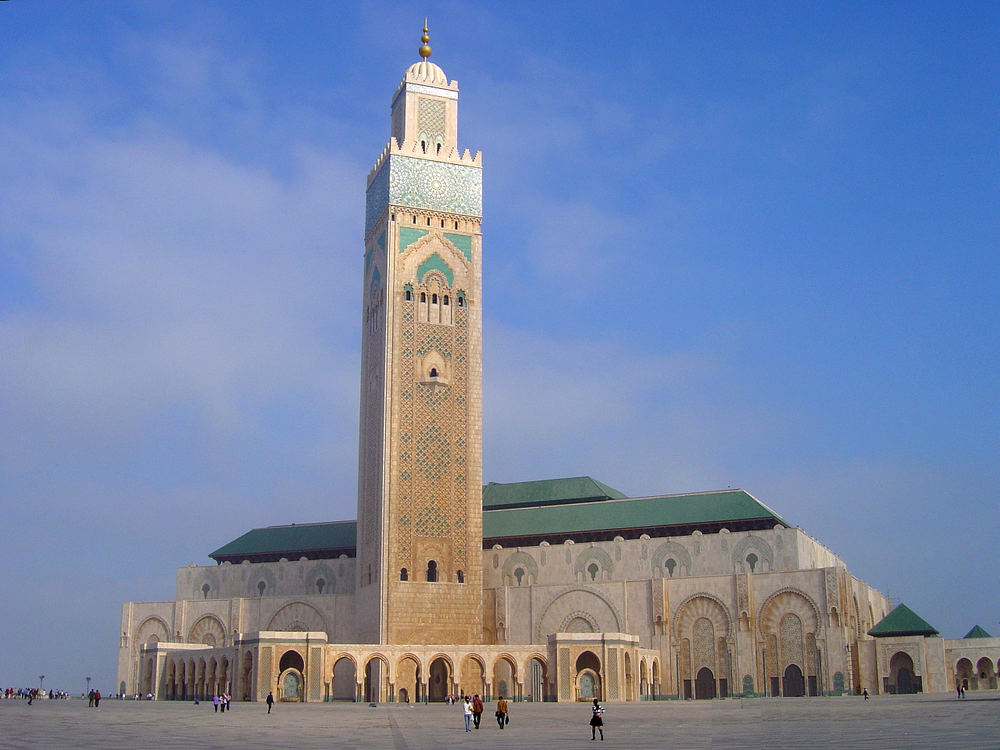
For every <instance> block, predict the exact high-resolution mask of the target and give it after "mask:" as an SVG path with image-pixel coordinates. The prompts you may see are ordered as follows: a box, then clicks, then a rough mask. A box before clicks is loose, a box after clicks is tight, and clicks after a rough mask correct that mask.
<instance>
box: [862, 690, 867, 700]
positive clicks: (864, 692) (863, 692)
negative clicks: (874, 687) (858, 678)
mask: <svg viewBox="0 0 1000 750" xmlns="http://www.w3.org/2000/svg"><path fill="white" fill-rule="evenodd" d="M861 694H862V695H863V696H865V700H868V688H865V689H864V690H862V691H861Z"/></svg>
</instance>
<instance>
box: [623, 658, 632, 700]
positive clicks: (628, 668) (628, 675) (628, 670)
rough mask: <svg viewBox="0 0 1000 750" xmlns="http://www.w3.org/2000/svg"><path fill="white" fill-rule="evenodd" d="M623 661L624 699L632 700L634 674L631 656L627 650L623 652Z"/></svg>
mask: <svg viewBox="0 0 1000 750" xmlns="http://www.w3.org/2000/svg"><path fill="white" fill-rule="evenodd" d="M623 661H624V666H625V700H627V701H634V700H635V692H634V691H635V676H634V675H633V674H632V658H631V657H630V656H629V654H628V652H627V651H626V652H625V658H624V659H623Z"/></svg>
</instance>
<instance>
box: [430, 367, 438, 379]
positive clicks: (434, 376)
mask: <svg viewBox="0 0 1000 750" xmlns="http://www.w3.org/2000/svg"><path fill="white" fill-rule="evenodd" d="M430 376H431V377H432V378H436V377H437V376H438V371H437V368H436V367H432V368H431V372H430Z"/></svg>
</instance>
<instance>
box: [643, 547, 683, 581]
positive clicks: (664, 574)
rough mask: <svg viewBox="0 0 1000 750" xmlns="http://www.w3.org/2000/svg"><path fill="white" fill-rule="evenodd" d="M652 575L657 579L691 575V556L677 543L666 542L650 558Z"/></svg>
mask: <svg viewBox="0 0 1000 750" xmlns="http://www.w3.org/2000/svg"><path fill="white" fill-rule="evenodd" d="M649 562H650V565H651V567H652V570H653V575H654V576H655V577H657V578H673V577H676V576H681V575H685V576H689V575H691V555H690V553H689V552H688V551H687V550H686V549H685V548H684V546H683V545H681V544H680V543H678V542H674V541H667V542H664V543H663V544H661V545H659V546H658V547H657V548H656V550H654V552H653V554H652V555H651V556H650V560H649Z"/></svg>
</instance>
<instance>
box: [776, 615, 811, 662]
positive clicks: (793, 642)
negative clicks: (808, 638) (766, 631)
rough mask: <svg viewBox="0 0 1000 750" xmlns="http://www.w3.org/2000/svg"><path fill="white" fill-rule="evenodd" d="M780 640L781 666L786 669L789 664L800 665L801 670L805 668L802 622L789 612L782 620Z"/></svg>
mask: <svg viewBox="0 0 1000 750" xmlns="http://www.w3.org/2000/svg"><path fill="white" fill-rule="evenodd" d="M780 639H781V641H780V642H781V665H780V666H781V667H785V666H787V665H788V664H798V665H799V667H800V668H802V667H805V666H806V665H805V663H804V662H803V659H802V656H803V649H802V620H800V619H799V618H798V616H797V615H795V614H794V613H791V612H789V613H788V614H787V615H785V616H784V617H782V618H781V625H780Z"/></svg>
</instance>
